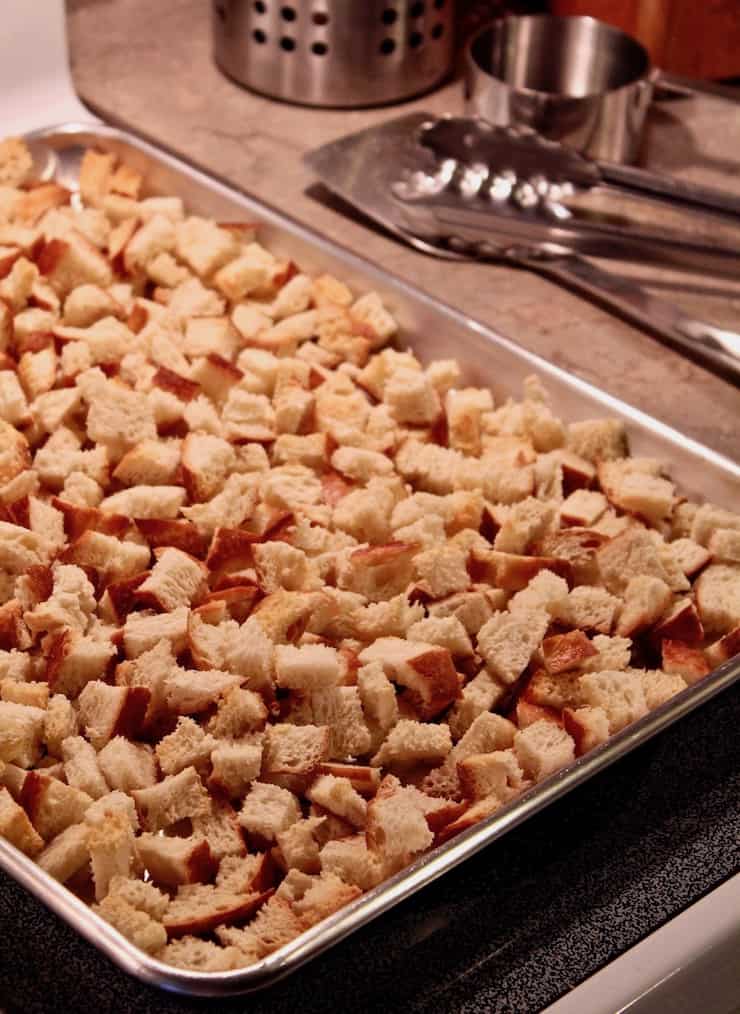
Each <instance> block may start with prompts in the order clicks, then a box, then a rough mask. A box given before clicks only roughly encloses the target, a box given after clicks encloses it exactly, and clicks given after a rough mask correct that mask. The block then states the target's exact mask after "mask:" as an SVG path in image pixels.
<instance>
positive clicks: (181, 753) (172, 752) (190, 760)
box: [155, 715, 216, 775]
mask: <svg viewBox="0 0 740 1014" xmlns="http://www.w3.org/2000/svg"><path fill="white" fill-rule="evenodd" d="M215 747H216V740H215V739H214V738H213V736H211V735H209V734H207V733H206V732H205V731H204V730H203V728H202V726H200V725H198V723H197V722H195V721H194V720H193V719H192V718H188V717H186V716H184V715H181V716H180V717H179V718H178V719H177V725H176V726H175V729H174V730H173V731H172V732H171V733H170V734H169V735H167V736H164V737H163V738H162V739H161V740H160V741H159V743H157V746H156V748H155V752H156V755H157V761H158V762H159V766H160V768H161V770H162V771H163V773H164V774H165V775H175V774H178V772H180V771H182V770H184V769H185V768H187V767H191V766H192V767H194V768H196V769H197V770H200V769H202V768H204V767H205V766H206V765H207V764H208V761H209V760H210V756H211V752H212V751H213V750H214V749H215Z"/></svg>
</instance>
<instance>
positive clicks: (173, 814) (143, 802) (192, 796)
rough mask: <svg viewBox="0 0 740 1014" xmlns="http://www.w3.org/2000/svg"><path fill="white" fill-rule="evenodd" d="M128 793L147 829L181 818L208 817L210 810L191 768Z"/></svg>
mask: <svg viewBox="0 0 740 1014" xmlns="http://www.w3.org/2000/svg"><path fill="white" fill-rule="evenodd" d="M131 795H132V796H133V797H134V802H135V803H136V810H137V813H138V815H139V819H140V821H141V825H142V827H143V828H145V829H146V830H147V831H159V830H161V829H162V828H167V827H170V826H171V825H172V824H176V823H177V821H178V820H182V819H183V818H184V817H190V818H197V817H207V816H208V814H209V813H210V799H209V796H208V793H207V792H206V790H205V789H204V787H203V783H202V782H201V780H200V776H199V775H198V772H197V771H196V770H195V768H194V767H188V768H185V769H184V770H183V771H180V772H179V773H178V774H176V775H169V776H168V777H166V778H164V779H162V781H161V782H158V783H157V784H156V785H152V786H150V787H148V788H145V789H136V790H134V791H133V792H132V793H131Z"/></svg>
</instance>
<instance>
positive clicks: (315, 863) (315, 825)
mask: <svg viewBox="0 0 740 1014" xmlns="http://www.w3.org/2000/svg"><path fill="white" fill-rule="evenodd" d="M324 824H326V817H307V818H306V819H305V820H298V821H296V822H295V824H291V826H290V827H289V828H287V829H286V830H285V831H280V832H279V833H278V835H277V850H276V851H277V852H279V855H278V856H277V858H278V861H279V862H280V863H281V864H282V865H283V866H284V867H285V868H286V869H287V870H293V869H295V870H299V871H300V872H301V873H305V874H313V873H320V872H321V861H320V859H319V842H318V840H317V835H318V834H319V833H320V829H321V827H322V826H323V825H324Z"/></svg>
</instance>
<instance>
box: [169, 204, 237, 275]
mask: <svg viewBox="0 0 740 1014" xmlns="http://www.w3.org/2000/svg"><path fill="white" fill-rule="evenodd" d="M175 250H176V252H177V256H178V257H179V258H180V260H182V261H184V262H185V263H186V264H187V265H188V267H190V268H192V270H193V271H194V272H195V273H196V275H200V276H201V277H202V278H203V277H205V276H206V275H211V274H213V272H214V271H217V270H218V268H220V267H222V266H223V265H224V264H226V263H227V262H228V261H230V260H233V258H234V257H236V256H237V254H238V253H239V244H238V242H237V240H236V238H235V237H234V235H233V234H232V233H231V232H229V231H228V230H227V229H221V228H219V226H217V225H216V224H215V222H211V221H209V220H208V219H206V218H198V217H196V216H192V217H190V218H186V219H185V221H184V222H181V223H179V224H178V225H177V227H176V239H175Z"/></svg>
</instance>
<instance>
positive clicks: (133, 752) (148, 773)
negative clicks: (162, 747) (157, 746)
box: [98, 736, 157, 792]
mask: <svg viewBox="0 0 740 1014" xmlns="http://www.w3.org/2000/svg"><path fill="white" fill-rule="evenodd" d="M98 765H99V767H100V770H101V771H102V772H103V775H104V776H105V779H106V781H107V782H108V785H110V787H111V789H114V790H115V789H118V790H120V791H122V792H133V790H134V789H145V788H147V787H148V786H150V785H155V784H156V781H157V769H156V764H155V762H154V753H153V751H152V748H151V747H150V746H148V745H147V744H146V743H132V742H131V740H129V739H125V738H124V737H123V736H115V737H114V738H113V739H111V740H110V742H108V743H106V745H105V746H104V747H103V749H102V750H101V751H100V752H99V753H98Z"/></svg>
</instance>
